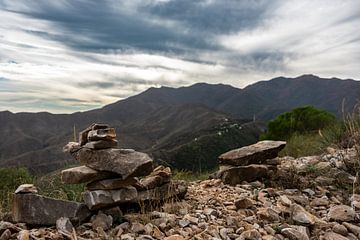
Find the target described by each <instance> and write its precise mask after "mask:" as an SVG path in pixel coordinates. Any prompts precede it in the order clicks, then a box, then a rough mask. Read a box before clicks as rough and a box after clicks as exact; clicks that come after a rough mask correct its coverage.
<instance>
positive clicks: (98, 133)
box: [87, 128, 116, 141]
mask: <svg viewBox="0 0 360 240" xmlns="http://www.w3.org/2000/svg"><path fill="white" fill-rule="evenodd" d="M87 137H88V140H89V141H99V140H105V141H106V140H114V139H115V138H116V132H115V128H104V129H96V130H91V131H89V133H88V135H87Z"/></svg>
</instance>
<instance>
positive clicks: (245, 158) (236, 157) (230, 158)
mask: <svg viewBox="0 0 360 240" xmlns="http://www.w3.org/2000/svg"><path fill="white" fill-rule="evenodd" d="M285 145H286V142H283V141H269V140H266V141H260V142H257V143H256V144H253V145H250V146H245V147H242V148H238V149H234V150H231V151H229V152H226V153H223V154H222V155H220V156H219V163H220V170H219V171H218V172H216V173H215V174H214V176H213V177H215V178H220V179H221V180H222V181H223V182H224V183H225V184H230V185H236V184H241V183H242V182H243V181H247V182H252V181H255V180H258V179H261V178H264V177H267V176H268V174H269V172H270V170H271V169H272V168H273V165H276V163H277V161H276V157H277V156H278V153H279V152H280V151H281V150H282V149H283V148H284V147H285Z"/></svg>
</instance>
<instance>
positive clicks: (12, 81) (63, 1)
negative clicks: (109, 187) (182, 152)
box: [0, 0, 360, 112]
mask: <svg viewBox="0 0 360 240" xmlns="http://www.w3.org/2000/svg"><path fill="white" fill-rule="evenodd" d="M0 19H1V21H0V111H1V110H11V111H15V112H18V111H50V112H74V111H83V110H88V109H92V108H96V107H101V106H103V105H105V104H108V103H111V102H114V101H117V100H119V99H122V98H126V97H128V96H131V95H134V94H137V93H139V92H141V91H144V90H145V89H147V88H149V87H151V86H163V85H165V86H173V87H177V86H183V85H190V84H193V83H196V82H209V83H227V84H231V85H234V86H237V87H244V86H246V85H248V84H250V83H254V82H256V81H259V80H264V79H270V78H272V77H277V76H280V75H283V76H297V75H301V74H304V73H313V74H317V75H320V76H323V77H332V76H336V77H340V78H355V79H359V78H360V77H359V72H358V69H360V31H358V26H360V2H359V1H357V0H349V1H342V0H339V1H338V0H333V1H331V4H329V2H328V1H325V0H319V1H306V0H305V1H295V0H290V1H281V0H267V1H265V0H243V1H237V0H225V1H223V0H199V1H192V0H162V1H160V0H131V1H130V0H129V1H115V0H104V1H95V0H93V1H91V0H58V1H47V0H34V1H25V0H23V1H21V0H19V1H12V0H0Z"/></svg>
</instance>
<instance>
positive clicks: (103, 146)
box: [61, 124, 186, 210]
mask: <svg viewBox="0 0 360 240" xmlns="http://www.w3.org/2000/svg"><path fill="white" fill-rule="evenodd" d="M116 146H117V140H116V132H115V129H114V128H111V127H110V126H108V125H106V124H92V125H91V126H90V127H88V128H86V129H85V130H84V131H82V132H81V133H80V136H79V142H78V143H74V142H71V143H69V144H67V145H66V146H65V147H64V151H67V152H70V154H71V155H72V156H73V157H74V158H75V159H76V160H78V161H79V162H80V163H81V164H83V165H82V166H79V167H74V168H70V169H66V170H63V171H62V172H61V178H62V181H63V182H64V183H70V184H79V183H86V191H85V192H84V193H83V199H84V202H85V204H86V205H87V206H88V208H89V209H90V210H98V209H103V208H109V207H112V206H121V205H126V204H129V203H139V202H142V201H162V200H165V199H167V198H171V197H175V196H180V195H184V194H185V193H186V187H185V186H183V185H180V184H175V183H171V182H170V177H171V170H170V168H168V167H163V166H159V167H157V168H156V169H153V160H152V159H151V158H150V157H149V156H148V155H147V154H146V153H142V152H137V151H135V150H132V149H118V148H115V147H116ZM141 177H142V178H141ZM139 178H141V179H140V180H139Z"/></svg>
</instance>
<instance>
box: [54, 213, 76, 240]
mask: <svg viewBox="0 0 360 240" xmlns="http://www.w3.org/2000/svg"><path fill="white" fill-rule="evenodd" d="M73 228H74V226H73V225H72V223H71V221H70V219H69V218H66V217H61V218H59V219H58V220H56V229H57V230H58V232H59V233H60V234H62V235H64V236H66V237H68V238H72V232H73Z"/></svg>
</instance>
